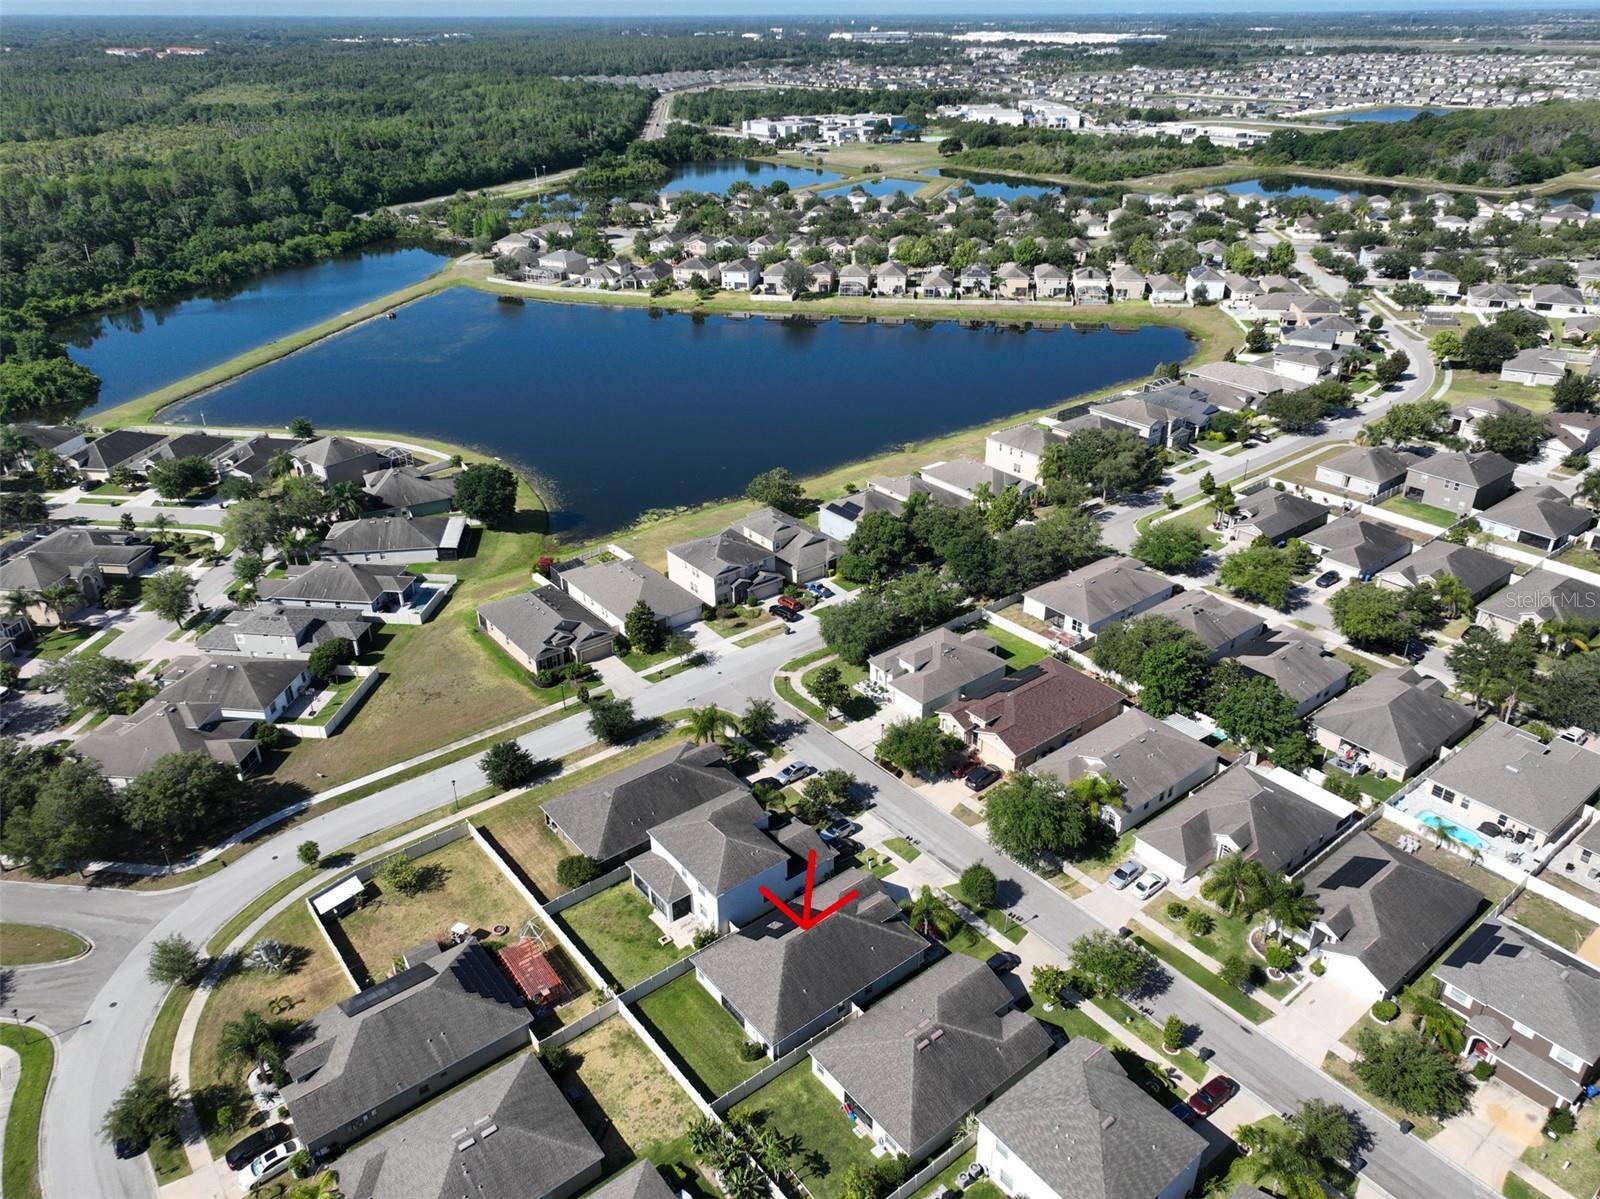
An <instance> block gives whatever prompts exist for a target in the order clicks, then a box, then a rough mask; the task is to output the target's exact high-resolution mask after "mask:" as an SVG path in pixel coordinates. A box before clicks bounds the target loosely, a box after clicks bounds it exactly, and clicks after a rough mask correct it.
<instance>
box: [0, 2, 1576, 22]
mask: <svg viewBox="0 0 1600 1199" xmlns="http://www.w3.org/2000/svg"><path fill="white" fill-rule="evenodd" d="M6 8H7V11H8V12H9V13H10V14H11V15H13V16H24V15H25V16H64V17H78V18H119V17H162V16H171V17H198V18H216V17H279V18H285V19H303V18H307V17H336V18H365V19H370V20H382V19H414V18H449V17H457V18H474V17H480V18H481V17H504V18H515V17H523V18H530V17H531V18H537V17H590V18H606V17H624V18H640V19H650V18H654V19H674V18H711V17H725V18H729V19H743V20H751V19H761V20H766V19H769V18H770V19H773V20H774V21H777V20H779V19H780V18H788V19H790V20H792V21H794V22H797V23H799V22H807V23H816V22H819V21H824V20H830V19H854V20H856V21H872V20H879V19H893V18H894V17H897V16H898V17H906V18H909V17H928V18H932V19H945V20H949V19H955V18H971V19H974V20H985V19H988V20H1020V19H1030V18H1046V19H1050V20H1052V21H1054V22H1055V23H1056V24H1057V25H1059V27H1061V28H1068V29H1070V28H1071V26H1072V18H1073V17H1074V16H1077V17H1080V18H1092V19H1095V20H1104V19H1105V18H1108V17H1117V16H1140V17H1159V16H1172V17H1193V16H1202V15H1204V16H1210V15H1238V16H1248V15H1255V14H1260V15H1263V16H1273V15H1275V16H1278V17H1280V18H1283V19H1287V20H1297V19H1298V20H1304V19H1305V18H1307V17H1312V16H1327V17H1330V18H1335V19H1336V18H1338V17H1339V16H1341V15H1344V16H1354V15H1356V14H1360V13H1374V12H1377V13H1385V14H1399V13H1418V14H1425V15H1441V14H1446V13H1452V12H1456V13H1463V12H1466V13H1473V14H1482V13H1488V12H1507V13H1511V14H1515V15H1519V16H1522V17H1525V18H1527V17H1532V16H1534V15H1535V14H1539V13H1552V12H1584V13H1600V0H1554V2H1551V3H1543V2H1541V0H1531V2H1527V0H1523V2H1519V0H860V2H852V0H819V2H815V3H809V4H808V3H805V2H804V0H15V2H14V3H8V4H7V6H6Z"/></svg>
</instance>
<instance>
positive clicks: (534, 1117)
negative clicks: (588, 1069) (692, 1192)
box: [339, 1053, 666, 1199]
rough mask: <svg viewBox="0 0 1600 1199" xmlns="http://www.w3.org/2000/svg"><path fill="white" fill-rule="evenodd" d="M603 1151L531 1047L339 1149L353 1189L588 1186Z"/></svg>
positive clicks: (513, 1191) (413, 1191)
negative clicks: (355, 1143)
mask: <svg viewBox="0 0 1600 1199" xmlns="http://www.w3.org/2000/svg"><path fill="white" fill-rule="evenodd" d="M462 1146H466V1147H465V1148H462ZM603 1158H604V1154H603V1153H602V1152H601V1149H600V1146H599V1145H597V1144H596V1143H595V1140H594V1138H593V1137H592V1136H590V1135H589V1132H588V1130H587V1129H585V1128H584V1126H583V1121H582V1120H580V1119H579V1118H578V1114H577V1113H576V1112H574V1111H573V1110H572V1107H571V1105H570V1104H568V1102H567V1100H566V1098H565V1097H564V1096H563V1095H562V1094H561V1091H560V1089H559V1088H558V1087H557V1086H556V1084H555V1081H554V1080H553V1079H552V1078H551V1077H550V1075H549V1072H548V1071H546V1070H545V1068H544V1064H543V1063H542V1062H540V1060H539V1059H538V1058H537V1057H535V1056H534V1055H533V1054H531V1053H527V1054H522V1055H520V1056H519V1057H516V1058H514V1059H512V1060H511V1061H508V1062H505V1063H504V1064H502V1065H500V1066H498V1067H496V1068H494V1069H492V1070H487V1071H485V1072H484V1073H482V1074H480V1075H478V1076H477V1077H476V1078H474V1079H473V1080H472V1081H471V1082H468V1083H465V1084H463V1085H462V1086H459V1087H457V1088H455V1089H454V1090H452V1091H451V1092H449V1094H447V1095H445V1096H444V1097H443V1098H442V1099H440V1100H439V1101H438V1102H436V1103H432V1104H429V1105H427V1106H426V1107H424V1108H422V1109H421V1110H420V1111H417V1112H415V1113H414V1114H412V1115H410V1116H408V1117H406V1118H405V1119H404V1120H401V1121H399V1122H397V1123H395V1124H392V1125H390V1126H389V1127H388V1128H386V1129H384V1130H383V1131H382V1132H380V1133H379V1134H378V1135H377V1136H374V1137H370V1138H368V1139H367V1140H365V1141H363V1142H362V1143H361V1144H360V1145H358V1146H357V1147H356V1148H355V1149H353V1150H351V1151H350V1152H349V1153H347V1154H345V1155H344V1157H343V1158H341V1159H340V1161H339V1183H340V1187H341V1189H342V1190H343V1192H344V1194H346V1195H348V1196H350V1199H462V1197H463V1196H471V1197H472V1199H537V1197H539V1196H545V1195H552V1194H565V1193H571V1192H573V1191H575V1190H577V1189H581V1186H582V1182H583V1180H584V1179H585V1177H586V1176H592V1175H594V1174H596V1173H598V1171H599V1169H600V1164H601V1161H602V1160H603ZM644 1165H645V1166H646V1167H649V1163H648V1162H646V1163H644ZM649 1172H650V1173H651V1174H654V1173H655V1170H654V1169H653V1168H651V1169H650V1171H649ZM657 1182H658V1183H659V1182H660V1179H659V1176H658V1177H657ZM665 1189H666V1188H665V1186H662V1190H663V1191H665ZM621 1193H623V1194H625V1193H626V1192H621ZM645 1193H646V1194H647V1195H648V1194H649V1192H645Z"/></svg>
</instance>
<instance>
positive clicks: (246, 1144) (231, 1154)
mask: <svg viewBox="0 0 1600 1199" xmlns="http://www.w3.org/2000/svg"><path fill="white" fill-rule="evenodd" d="M293 1135H294V1130H293V1129H291V1128H290V1127H289V1126H288V1125H287V1124H283V1123H278V1124H269V1125H267V1126H266V1127H265V1128H263V1129H261V1130H259V1131H257V1132H252V1133H251V1134H250V1135H249V1136H247V1137H245V1139H244V1140H242V1141H240V1142H239V1143H238V1144H237V1145H235V1146H233V1148H231V1149H229V1150H228V1152H227V1153H225V1154H223V1155H222V1160H223V1161H225V1162H227V1163H228V1169H230V1170H242V1169H244V1168H245V1167H246V1166H248V1165H249V1164H250V1163H251V1162H253V1161H255V1160H256V1158H258V1157H260V1156H261V1155H262V1154H263V1153H265V1152H266V1151H267V1150H268V1149H271V1148H272V1147H273V1146H274V1145H281V1144H283V1142H285V1141H287V1140H288V1139H289V1138H290V1137H292V1136H293Z"/></svg>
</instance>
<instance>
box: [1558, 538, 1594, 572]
mask: <svg viewBox="0 0 1600 1199" xmlns="http://www.w3.org/2000/svg"><path fill="white" fill-rule="evenodd" d="M1556 561H1557V562H1563V563H1565V564H1566V565H1568V566H1576V567H1577V568H1578V569H1579V570H1592V571H1594V573H1595V574H1600V551H1595V550H1592V549H1587V548H1586V547H1584V546H1582V545H1579V544H1578V543H1577V542H1573V543H1572V544H1571V545H1569V546H1568V547H1567V548H1566V549H1564V550H1562V551H1561V552H1560V553H1559V554H1557V555H1556Z"/></svg>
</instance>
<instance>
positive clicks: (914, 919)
mask: <svg viewBox="0 0 1600 1199" xmlns="http://www.w3.org/2000/svg"><path fill="white" fill-rule="evenodd" d="M906 916H907V918H908V919H909V920H910V921H911V927H912V928H914V929H916V930H917V931H918V932H919V933H921V934H922V935H923V936H924V937H927V938H928V939H929V940H930V941H933V940H937V941H943V940H946V939H948V938H950V937H953V936H954V935H955V932H956V930H957V929H958V928H960V927H961V917H959V916H957V915H956V913H955V909H954V908H952V907H951V906H950V905H949V904H948V903H947V902H945V898H944V896H942V895H935V894H934V893H933V888H932V887H929V886H926V885H924V886H923V888H922V890H921V891H919V892H918V893H917V897H916V898H915V899H913V900H912V901H911V907H910V909H909V910H908V911H907V913H906Z"/></svg>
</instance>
